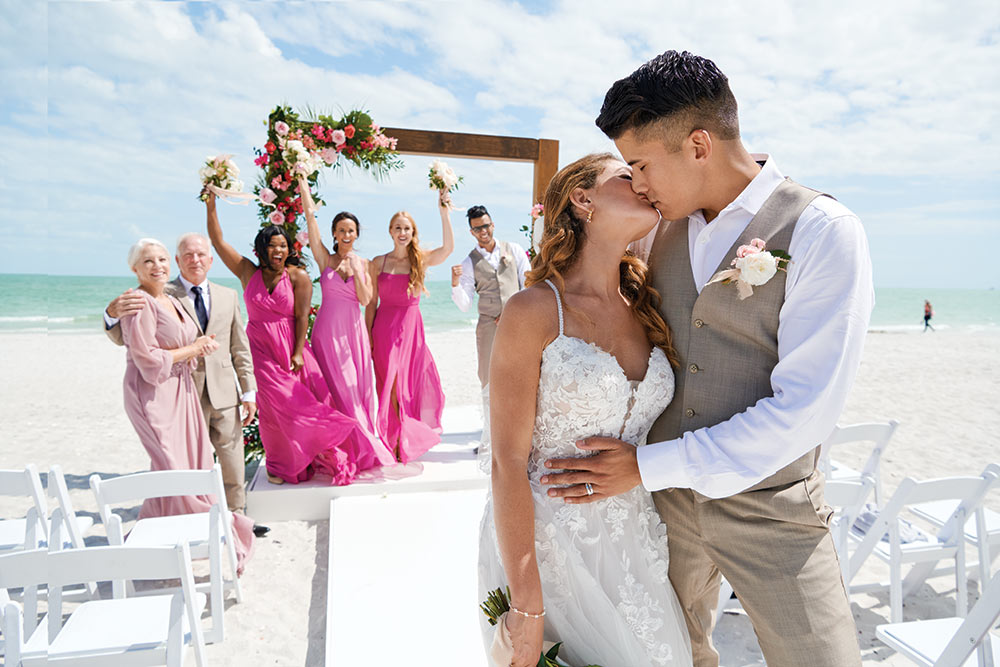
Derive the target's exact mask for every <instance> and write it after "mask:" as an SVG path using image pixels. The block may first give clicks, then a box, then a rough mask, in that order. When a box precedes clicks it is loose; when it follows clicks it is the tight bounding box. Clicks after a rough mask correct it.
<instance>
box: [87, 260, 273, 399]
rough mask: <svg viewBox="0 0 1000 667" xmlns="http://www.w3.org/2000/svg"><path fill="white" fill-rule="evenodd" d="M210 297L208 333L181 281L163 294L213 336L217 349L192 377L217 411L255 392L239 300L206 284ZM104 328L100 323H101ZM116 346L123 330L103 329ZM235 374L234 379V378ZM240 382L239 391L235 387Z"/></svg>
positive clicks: (231, 292)
mask: <svg viewBox="0 0 1000 667" xmlns="http://www.w3.org/2000/svg"><path fill="white" fill-rule="evenodd" d="M208 290H209V297H210V299H211V304H212V306H211V309H212V312H211V313H209V317H208V330H207V331H201V325H200V324H199V323H198V317H197V315H196V314H195V312H194V305H193V304H192V303H191V299H189V298H188V295H187V292H186V291H185V289H184V285H182V284H181V281H180V278H175V279H174V280H171V281H170V282H169V283H167V286H166V290H165V291H166V292H167V294H170V295H171V296H174V297H176V298H177V300H178V301H180V302H181V305H182V306H184V310H186V311H187V313H188V315H190V316H191V319H192V320H194V323H195V325H196V326H198V330H199V332H200V333H203V334H208V335H211V334H215V340H216V342H217V343H219V349H218V350H216V351H215V352H214V353H213V354H210V355H209V356H207V357H202V358H201V359H199V360H198V368H197V369H195V371H194V373H193V374H192V376H193V378H194V382H195V386H196V387H197V388H198V393H199V394H202V395H203V392H206V391H207V392H208V399H209V401H211V403H212V407H213V408H215V409H216V410H222V409H224V408H231V407H233V406H235V405H237V404H238V403H239V401H240V396H241V395H242V394H244V393H246V392H248V391H256V390H257V382H256V381H255V380H254V376H253V362H252V360H251V357H250V342H249V341H248V340H247V334H246V331H245V329H244V327H243V317H242V316H241V315H240V297H239V294H238V293H237V292H236V290H234V289H230V288H228V287H224V286H222V285H219V284H216V283H213V282H211V281H209V283H208ZM102 326H103V320H102ZM103 328H104V330H105V333H106V334H107V335H108V338H110V339H111V340H112V341H113V342H114V343H115V344H116V345H122V344H124V341H123V340H122V329H121V327H120V326H118V325H117V324H116V325H115V326H113V327H111V328H110V329H108V328H107V327H103ZM234 371H235V375H234ZM237 381H238V382H239V387H237V385H236V383H237Z"/></svg>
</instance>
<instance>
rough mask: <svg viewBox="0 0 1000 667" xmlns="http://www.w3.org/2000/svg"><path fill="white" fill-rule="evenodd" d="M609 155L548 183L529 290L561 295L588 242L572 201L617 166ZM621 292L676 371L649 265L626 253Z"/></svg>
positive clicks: (593, 157) (584, 161) (588, 158)
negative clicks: (546, 284)
mask: <svg viewBox="0 0 1000 667" xmlns="http://www.w3.org/2000/svg"><path fill="white" fill-rule="evenodd" d="M617 160H618V158H616V157H615V156H614V155H612V154H611V153H591V154H590V155H585V156H584V157H582V158H580V159H579V160H577V161H576V162H573V163H571V164H568V165H566V166H565V167H563V168H562V169H560V170H559V172H558V173H557V174H556V175H555V176H553V177H552V180H551V181H549V186H548V188H547V189H546V190H545V200H544V202H543V204H544V205H545V218H544V220H545V228H544V230H543V232H542V240H541V243H540V248H539V250H538V254H536V255H535V258H534V260H533V261H532V262H531V271H529V272H528V273H527V275H526V276H525V285H526V286H531V285H534V284H535V283H540V282H543V281H545V280H547V279H551V280H552V282H554V283H555V284H556V286H558V287H559V290H560V291H562V290H563V289H564V288H565V286H566V285H565V282H564V281H563V277H562V276H563V274H564V273H565V272H566V271H568V270H569V269H570V268H572V266H573V265H574V264H575V263H576V259H577V257H578V256H579V253H580V250H581V249H582V248H583V244H584V241H585V240H586V238H587V229H586V221H585V220H584V219H581V218H580V217H579V214H578V212H577V211H576V210H575V208H574V206H573V204H572V202H571V201H570V195H571V194H572V193H573V190H575V189H576V188H583V189H585V190H586V189H589V188H592V187H594V184H595V183H597V177H598V176H600V175H601V173H602V172H603V171H604V169H605V167H606V166H607V163H608V162H611V161H617ZM618 273H619V276H620V281H621V282H620V288H621V292H622V295H624V297H625V299H626V300H627V301H628V304H629V308H631V310H632V313H633V315H634V316H635V318H636V319H637V320H639V322H640V323H641V324H642V326H643V328H644V329H645V330H646V336H647V337H648V338H649V340H650V342H651V343H652V344H653V345H655V346H656V347H658V348H660V349H662V350H663V351H664V353H666V355H667V359H669V360H670V363H671V365H673V366H675V367H676V366H677V352H676V351H675V350H674V346H673V342H672V339H671V335H670V327H668V326H667V323H666V322H665V321H664V320H663V316H662V315H660V311H659V307H660V294H659V292H657V291H656V290H655V289H653V287H652V286H651V285H650V284H649V280H648V273H649V269H648V267H647V266H646V263H645V262H643V261H642V260H641V259H639V258H638V257H636V256H635V255H634V254H632V252H630V251H627V252H626V253H625V254H624V255H623V256H622V259H621V262H620V263H619V265H618Z"/></svg>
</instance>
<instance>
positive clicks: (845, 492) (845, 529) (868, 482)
mask: <svg viewBox="0 0 1000 667" xmlns="http://www.w3.org/2000/svg"><path fill="white" fill-rule="evenodd" d="M874 488H875V479H874V478H873V477H872V476H871V475H867V474H866V475H864V476H863V477H862V478H861V479H860V480H831V481H827V482H826V485H825V488H824V491H823V494H824V497H825V499H826V503H827V504H828V505H830V507H832V508H833V518H832V520H831V521H830V532H831V533H832V535H833V544H834V546H835V547H836V549H837V558H838V560H839V561H840V572H841V576H842V577H843V579H844V584H845V586H846V585H847V583H848V582H849V581H850V566H851V559H850V556H851V554H850V549H849V545H850V534H851V526H853V525H854V522H855V521H856V520H857V518H858V516H859V515H860V514H861V512H862V511H863V510H864V507H865V501H866V500H868V496H869V495H871V492H872V489H874Z"/></svg>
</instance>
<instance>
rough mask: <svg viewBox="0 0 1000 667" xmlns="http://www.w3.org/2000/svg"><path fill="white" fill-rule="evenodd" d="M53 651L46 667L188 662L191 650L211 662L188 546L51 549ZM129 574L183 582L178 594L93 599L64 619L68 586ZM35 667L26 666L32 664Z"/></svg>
mask: <svg viewBox="0 0 1000 667" xmlns="http://www.w3.org/2000/svg"><path fill="white" fill-rule="evenodd" d="M48 571H49V589H50V590H49V614H48V624H47V631H48V651H47V656H46V661H45V663H43V664H46V665H57V664H68V665H69V664H72V665H116V664H119V665H139V664H142V665H151V664H158V665H171V666H179V665H183V664H184V657H185V646H187V645H190V646H191V647H192V649H194V655H195V662H196V663H197V664H198V665H199V666H201V665H204V664H205V642H204V638H203V636H202V632H201V625H200V623H199V615H200V613H201V610H202V609H203V608H204V606H205V595H204V594H202V593H198V592H197V591H196V590H195V585H194V576H193V575H192V573H191V553H190V551H189V550H188V546H187V544H186V543H183V542H181V543H180V544H177V545H174V546H172V547H122V546H107V547H90V548H88V549H68V550H66V551H58V552H49V554H48ZM112 577H123V578H125V579H128V580H130V581H143V580H164V579H180V583H181V585H180V590H176V589H175V590H172V591H167V592H165V593H164V591H162V590H157V591H155V593H156V594H152V595H144V596H142V597H131V598H126V597H123V596H120V595H119V596H116V597H113V598H112V599H110V600H90V601H87V602H84V603H83V604H81V605H79V606H78V607H76V608H75V609H73V610H72V614H71V615H70V616H69V618H68V619H67V620H66V621H65V623H64V622H63V613H64V610H63V601H62V594H61V591H62V588H63V587H65V586H71V585H77V584H81V583H86V582H88V581H107V580H109V579H111V578H112ZM28 664H30V663H26V667H27V665H28Z"/></svg>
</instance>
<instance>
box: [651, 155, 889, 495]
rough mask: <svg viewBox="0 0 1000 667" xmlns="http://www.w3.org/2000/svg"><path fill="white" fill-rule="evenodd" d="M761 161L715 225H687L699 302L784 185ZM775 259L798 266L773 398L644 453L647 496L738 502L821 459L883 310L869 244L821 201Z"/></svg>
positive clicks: (785, 309)
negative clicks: (679, 491) (783, 473)
mask: <svg viewBox="0 0 1000 667" xmlns="http://www.w3.org/2000/svg"><path fill="white" fill-rule="evenodd" d="M753 157H754V159H756V160H758V161H763V160H766V162H765V163H764V166H763V167H762V168H761V170H760V173H758V174H757V176H756V177H754V179H753V180H752V181H751V182H750V184H749V185H748V186H747V187H746V189H745V190H743V192H742V193H740V195H739V196H738V197H737V198H736V199H735V200H734V201H733V202H732V203H730V204H729V205H728V206H727V207H726V208H724V209H723V210H722V211H720V212H719V215H718V216H717V217H716V218H715V219H714V220H712V221H711V222H706V221H705V218H704V215H703V214H702V212H701V211H697V212H695V213H694V214H692V215H690V216H688V243H689V251H690V253H691V255H690V256H691V268H692V271H693V279H694V282H695V286H696V288H697V290H698V292H699V293H701V291H702V289H703V288H704V286H705V284H706V283H707V282H708V280H709V279H710V278H711V277H712V275H714V273H715V270H716V269H717V268H718V266H719V264H720V263H721V262H722V261H723V260H724V259H727V258H726V254H727V253H728V252H729V250H730V248H731V247H732V245H733V243H735V242H736V239H737V238H738V237H739V235H740V234H741V233H742V232H743V230H744V229H746V226H747V225H748V224H749V223H750V220H751V219H752V218H753V216H754V215H755V214H756V213H757V211H758V210H760V207H761V205H762V204H763V203H764V201H765V200H766V199H767V198H768V197H769V196H770V195H771V193H772V192H773V191H774V189H775V188H776V187H778V185H779V184H780V183H781V182H782V180H784V176H783V175H782V173H781V172H780V171H779V170H778V168H777V166H776V165H775V164H774V160H773V159H770V158H769V157H768V156H767V155H754V156H753ZM654 234H655V230H654ZM651 240H652V235H650V236H649V237H646V238H645V239H643V240H642V241H640V242H638V243H637V244H636V249H637V251H638V252H639V253H640V254H645V255H648V251H649V247H650V245H651ZM775 249H776V250H786V251H787V252H788V254H789V255H791V257H792V261H791V263H790V264H789V267H788V276H787V281H786V283H785V301H784V304H783V305H782V307H781V314H780V323H779V325H778V364H777V365H776V366H775V367H774V370H773V371H772V372H771V388H772V390H773V392H774V394H773V396H770V397H767V398H764V399H762V400H760V401H758V402H757V403H756V404H755V405H753V406H751V407H750V408H748V409H747V410H745V411H744V412H741V413H739V414H736V415H734V416H733V417H731V418H730V419H728V420H726V421H724V422H722V423H720V424H715V425H714V426H709V427H706V428H700V429H697V430H695V431H688V432H687V433H684V434H683V435H682V436H681V437H680V438H677V439H675V440H668V441H665V442H657V443H650V444H648V445H646V446H645V447H640V448H639V449H638V453H637V458H638V463H639V473H640V475H641V477H642V484H643V486H644V487H645V488H646V489H648V490H650V491H657V490H660V489H667V488H689V489H694V490H695V491H697V492H699V493H701V494H703V495H705V496H709V497H712V498H723V497H726V496H731V495H734V494H736V493H739V492H740V491H743V490H745V489H747V488H749V487H751V486H753V485H754V484H756V483H757V482H760V481H762V480H764V479H765V478H767V477H768V476H770V475H771V474H773V473H775V472H776V471H778V470H780V469H781V468H783V467H784V466H786V465H787V464H789V463H791V462H792V461H794V460H795V459H797V458H799V457H800V456H802V455H803V454H805V453H806V452H808V451H809V450H811V449H814V448H815V447H816V446H817V445H818V444H819V443H821V442H822V441H823V440H824V439H825V438H826V437H827V436H828V435H829V434H830V432H831V431H832V430H833V427H834V426H835V425H836V423H837V419H838V418H839V417H840V413H841V411H842V410H843V408H844V403H845V402H846V400H847V394H848V391H849V390H850V388H851V385H852V384H853V382H854V378H855V375H856V373H857V368H858V365H859V363H860V360H861V351H862V347H863V344H864V339H865V332H866V331H867V329H868V322H869V319H870V316H871V311H872V307H873V306H874V303H875V292H874V289H873V287H872V268H871V259H870V256H869V253H868V240H867V238H866V237H865V233H864V229H863V228H862V226H861V221H860V220H859V219H858V217H857V216H856V215H854V214H853V213H851V211H849V210H848V209H847V208H846V207H845V206H843V205H842V204H840V203H839V202H837V201H835V200H833V199H831V198H829V197H817V198H816V199H815V200H813V202H812V203H811V204H809V205H808V206H807V207H806V209H805V210H804V211H803V212H802V215H801V216H800V217H799V220H798V223H797V224H796V226H795V231H794V233H793V235H792V240H791V242H790V243H789V247H788V248H775ZM726 263H727V264H728V262H726ZM729 287H730V288H732V289H735V288H733V287H732V286H729ZM664 297H665V298H668V297H669V295H664ZM749 298H750V299H753V296H750V297H749Z"/></svg>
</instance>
